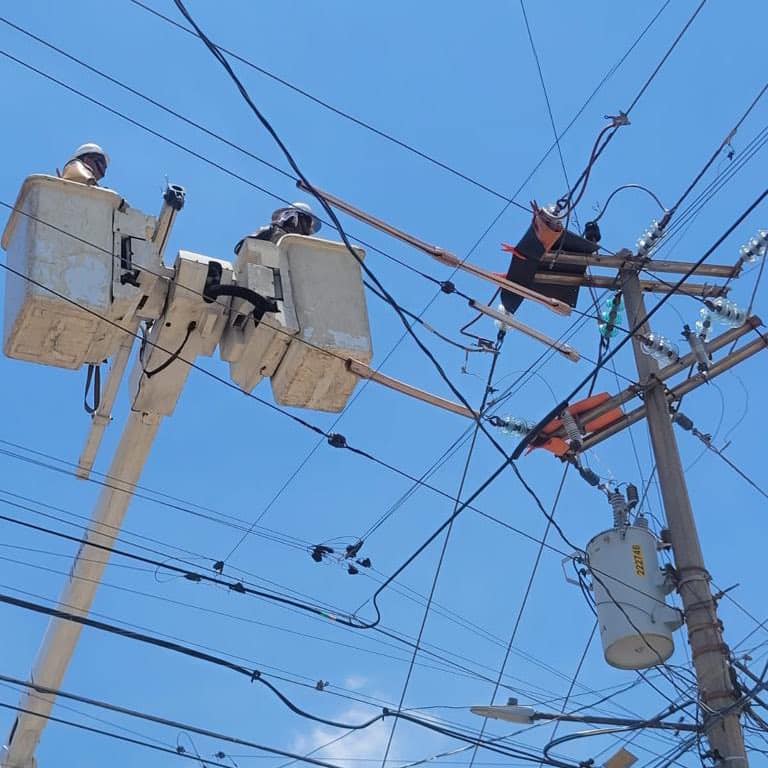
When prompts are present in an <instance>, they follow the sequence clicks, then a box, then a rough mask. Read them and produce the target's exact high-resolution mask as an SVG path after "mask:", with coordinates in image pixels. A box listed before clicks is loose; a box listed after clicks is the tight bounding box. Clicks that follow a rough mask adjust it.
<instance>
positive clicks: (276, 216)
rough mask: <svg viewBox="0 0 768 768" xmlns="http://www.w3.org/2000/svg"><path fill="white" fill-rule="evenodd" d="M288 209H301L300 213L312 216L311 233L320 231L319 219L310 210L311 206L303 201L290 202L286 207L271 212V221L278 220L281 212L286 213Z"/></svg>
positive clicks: (281, 214) (320, 223)
mask: <svg viewBox="0 0 768 768" xmlns="http://www.w3.org/2000/svg"><path fill="white" fill-rule="evenodd" d="M289 211H301V212H302V213H307V214H309V215H310V216H311V217H312V234H315V232H319V231H320V227H322V226H323V225H322V222H321V221H320V219H318V218H317V216H315V214H314V212H313V211H312V208H311V207H310V206H309V205H308V204H307V203H303V202H301V201H298V202H295V203H291V204H290V205H289V206H288V207H286V208H278V209H277V210H276V211H275V212H274V213H273V214H272V221H279V220H280V219H281V218H282V216H283V214H286V213H288V212H289Z"/></svg>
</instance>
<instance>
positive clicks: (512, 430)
mask: <svg viewBox="0 0 768 768" xmlns="http://www.w3.org/2000/svg"><path fill="white" fill-rule="evenodd" d="M500 422H502V423H501V425H500V427H499V428H500V429H501V431H502V432H503V433H504V434H505V435H520V436H521V437H522V436H525V435H527V434H528V433H529V432H530V431H531V430H532V429H533V428H534V427H535V426H536V425H535V424H531V423H530V422H528V421H526V420H525V419H519V418H517V416H502V417H501V418H500Z"/></svg>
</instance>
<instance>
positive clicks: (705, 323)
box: [696, 307, 713, 341]
mask: <svg viewBox="0 0 768 768" xmlns="http://www.w3.org/2000/svg"><path fill="white" fill-rule="evenodd" d="M700 314H701V318H700V319H699V320H697V321H696V335H697V336H699V337H700V338H702V339H703V340H704V341H709V337H710V336H711V335H712V322H713V320H712V312H710V311H709V309H708V308H707V307H702V308H701V312H700Z"/></svg>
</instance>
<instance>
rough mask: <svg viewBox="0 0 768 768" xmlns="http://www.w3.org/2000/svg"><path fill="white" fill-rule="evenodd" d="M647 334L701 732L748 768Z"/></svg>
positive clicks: (724, 758)
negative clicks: (701, 708) (701, 709)
mask: <svg viewBox="0 0 768 768" xmlns="http://www.w3.org/2000/svg"><path fill="white" fill-rule="evenodd" d="M638 270H639V265H638V264H637V263H636V264H631V263H630V264H628V265H627V266H626V267H625V268H623V269H622V270H621V277H622V291H623V293H624V301H625V304H626V308H627V317H628V322H629V327H630V328H634V327H635V326H636V325H637V323H638V322H639V321H640V320H641V319H643V318H644V317H645V316H646V314H647V313H646V309H645V302H644V301H643V293H642V288H641V284H640V280H639V277H638ZM649 332H650V331H649V328H648V327H647V325H644V326H643V327H642V328H640V329H639V331H638V333H637V334H636V335H635V336H634V338H633V339H632V344H633V347H634V352H635V361H636V363H637V371H638V378H639V381H640V384H641V385H642V386H643V388H644V398H645V406H646V410H647V418H648V427H649V430H650V433H651V444H652V446H653V454H654V458H655V460H656V468H657V472H658V475H659V483H660V485H661V494H662V498H663V500H664V509H665V512H666V515H667V523H668V525H669V533H670V538H671V543H672V551H673V553H674V557H675V567H676V569H677V575H678V578H679V583H678V587H677V589H678V592H679V593H680V597H681V599H682V601H683V607H684V609H685V621H686V625H687V627H688V640H689V643H690V646H691V653H692V657H693V666H694V668H695V670H696V680H697V683H698V687H699V696H700V699H701V701H702V703H703V704H704V705H705V706H706V707H707V709H705V710H704V727H705V730H706V733H707V738H708V739H709V744H710V747H711V748H712V751H713V752H714V753H715V756H716V758H717V761H718V762H717V765H718V766H722V767H723V768H747V766H748V761H747V754H746V748H745V746H744V733H743V731H742V728H741V722H740V719H739V718H740V714H741V713H740V710H739V709H738V708H734V704H735V703H736V702H737V701H738V699H739V694H738V692H737V691H736V690H735V688H734V686H733V682H732V679H731V666H730V662H729V658H728V647H727V646H726V645H725V642H724V641H723V634H722V627H721V624H720V621H719V619H718V618H717V604H716V603H715V600H714V598H713V597H712V593H711V591H710V587H709V581H710V576H709V573H708V572H707V569H706V568H705V567H704V556H703V555H702V551H701V544H700V543H699V536H698V532H697V530H696V522H695V520H694V517H693V510H692V509H691V501H690V498H689V497H688V488H687V486H686V482H685V474H684V472H683V465H682V462H681V459H680V453H679V450H678V447H677V441H676V440H675V435H674V432H673V426H672V421H671V418H670V412H669V406H668V404H667V399H666V397H665V394H664V385H663V383H662V382H661V380H659V379H657V378H656V376H655V374H656V373H657V372H658V370H659V367H658V364H657V362H656V361H655V360H654V359H653V358H652V357H650V356H649V355H646V354H644V353H643V351H642V349H641V347H640V343H641V341H640V338H639V336H641V335H647V334H648V333H649ZM721 713H727V714H721Z"/></svg>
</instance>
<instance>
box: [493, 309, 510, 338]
mask: <svg viewBox="0 0 768 768" xmlns="http://www.w3.org/2000/svg"><path fill="white" fill-rule="evenodd" d="M496 310H497V311H498V312H500V313H501V314H502V315H507V314H509V313H508V312H507V310H506V309H505V308H504V305H503V304H499V306H498V307H496ZM493 324H494V325H495V326H496V330H497V331H499V332H503V333H506V332H507V331H510V330H511V329H512V328H511V326H509V325H507V324H506V323H502V322H501V320H494V321H493Z"/></svg>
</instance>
